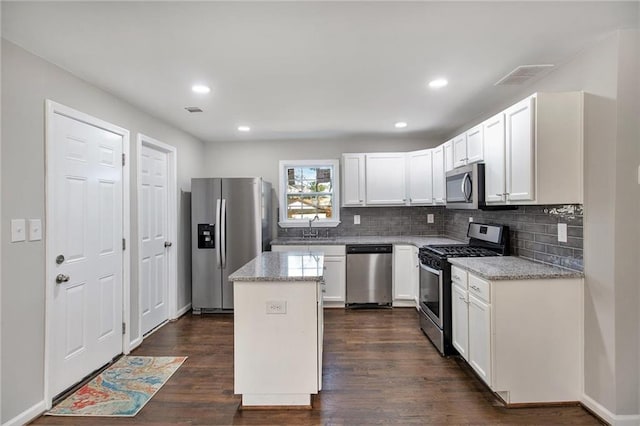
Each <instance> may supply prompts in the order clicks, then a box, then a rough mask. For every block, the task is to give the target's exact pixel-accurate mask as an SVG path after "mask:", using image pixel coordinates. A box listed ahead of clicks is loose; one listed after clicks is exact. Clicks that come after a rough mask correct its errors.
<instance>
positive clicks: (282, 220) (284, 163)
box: [278, 159, 340, 228]
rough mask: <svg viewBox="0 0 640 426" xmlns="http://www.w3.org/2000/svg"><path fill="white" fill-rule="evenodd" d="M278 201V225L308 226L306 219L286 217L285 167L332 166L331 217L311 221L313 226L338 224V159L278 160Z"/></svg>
mask: <svg viewBox="0 0 640 426" xmlns="http://www.w3.org/2000/svg"><path fill="white" fill-rule="evenodd" d="M279 166H280V170H279V179H280V181H279V188H280V194H279V196H278V201H279V204H280V209H279V210H280V214H279V217H278V219H279V220H278V225H279V226H280V227H282V228H304V227H309V220H308V219H289V218H288V217H287V187H288V181H287V172H286V170H287V168H289V167H332V168H333V175H332V179H331V187H332V189H333V191H332V192H331V195H332V197H333V203H332V213H333V217H332V218H331V219H320V218H318V220H315V221H313V222H312V223H311V226H312V227H313V228H334V227H336V226H338V225H339V224H340V160H336V159H334V160H280V164H279Z"/></svg>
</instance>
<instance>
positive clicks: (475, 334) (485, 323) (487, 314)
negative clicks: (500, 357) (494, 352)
mask: <svg viewBox="0 0 640 426" xmlns="http://www.w3.org/2000/svg"><path fill="white" fill-rule="evenodd" d="M468 361H469V365H471V367H473V369H474V370H476V373H478V375H479V376H480V377H481V378H482V380H484V381H485V383H486V384H487V385H489V386H491V305H488V304H487V303H485V302H483V301H482V300H480V299H478V298H476V297H474V296H473V295H472V294H469V358H468Z"/></svg>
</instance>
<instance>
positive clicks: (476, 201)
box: [446, 163, 486, 209]
mask: <svg viewBox="0 0 640 426" xmlns="http://www.w3.org/2000/svg"><path fill="white" fill-rule="evenodd" d="M446 176H447V177H446V182H447V208H448V209H483V208H485V206H486V204H485V198H484V164H482V163H476V164H469V165H467V166H464V167H458V168H457V169H453V170H451V171H449V172H447V175H446Z"/></svg>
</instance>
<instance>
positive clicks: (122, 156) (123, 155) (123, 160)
mask: <svg viewBox="0 0 640 426" xmlns="http://www.w3.org/2000/svg"><path fill="white" fill-rule="evenodd" d="M124 157H125V155H124V154H122V165H123V166H124V163H125V161H124Z"/></svg>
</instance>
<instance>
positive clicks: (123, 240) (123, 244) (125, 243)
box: [122, 238, 127, 250]
mask: <svg viewBox="0 0 640 426" xmlns="http://www.w3.org/2000/svg"><path fill="white" fill-rule="evenodd" d="M126 249H127V240H125V239H124V238H123V239H122V250H126Z"/></svg>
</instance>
